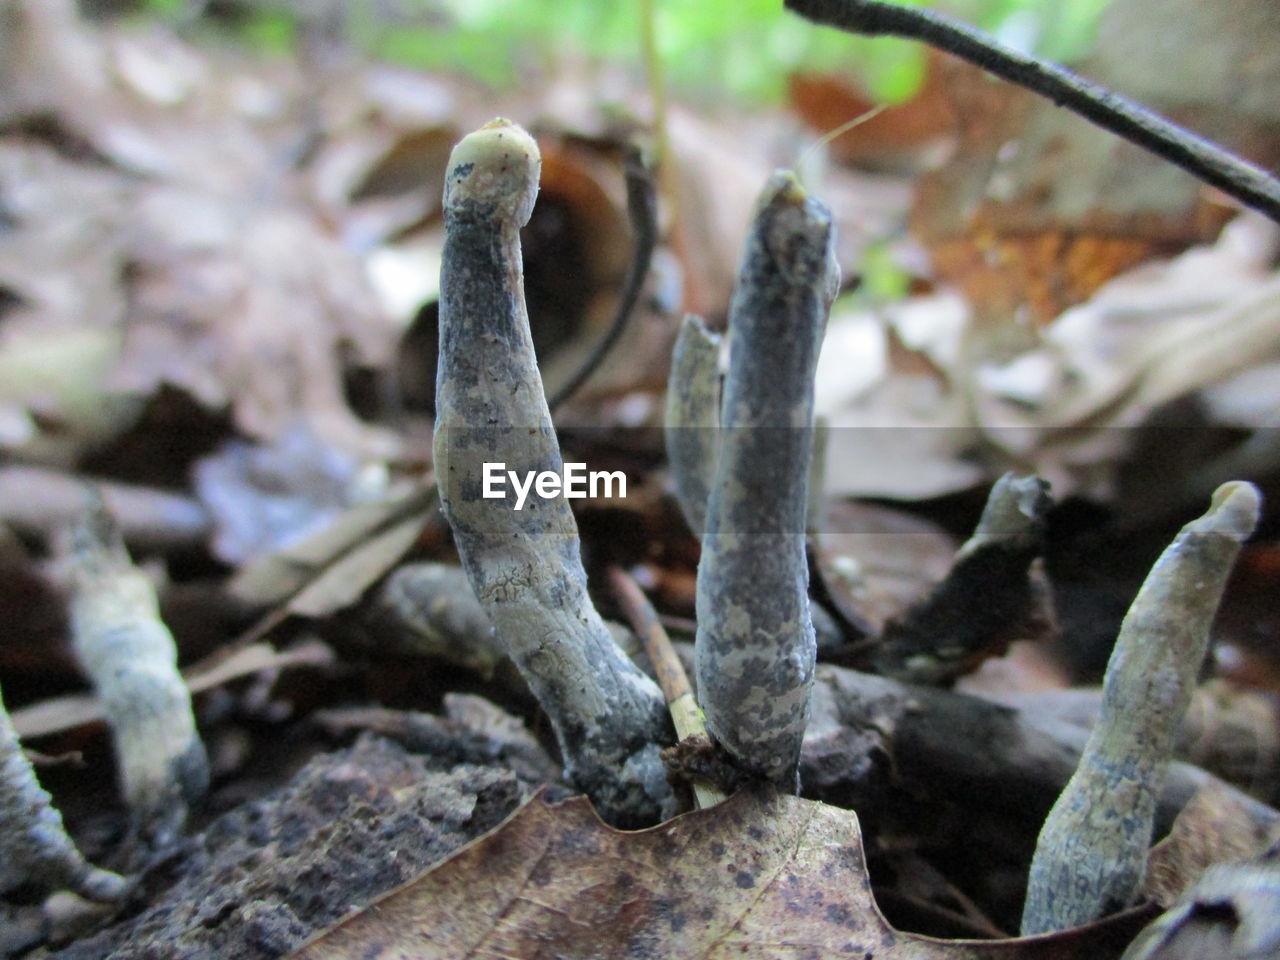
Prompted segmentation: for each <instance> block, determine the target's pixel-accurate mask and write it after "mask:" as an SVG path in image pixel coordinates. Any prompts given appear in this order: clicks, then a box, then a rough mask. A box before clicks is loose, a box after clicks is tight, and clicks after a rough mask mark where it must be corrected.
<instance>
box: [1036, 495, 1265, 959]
mask: <svg viewBox="0 0 1280 960" xmlns="http://www.w3.org/2000/svg"><path fill="white" fill-rule="evenodd" d="M1258 511H1259V495H1258V491H1257V489H1256V488H1254V487H1253V486H1252V485H1250V484H1247V483H1228V484H1224V485H1223V486H1221V487H1219V488H1218V490H1217V492H1216V493H1214V495H1213V500H1212V503H1211V505H1210V507H1209V510H1208V512H1207V513H1206V514H1205V515H1204V516H1203V517H1201V518H1200V519H1198V520H1194V521H1192V522H1191V523H1189V524H1187V525H1186V526H1185V527H1183V528H1182V531H1181V532H1180V533H1179V534H1178V536H1177V538H1176V539H1175V540H1174V541H1173V543H1172V544H1170V545H1169V547H1168V548H1167V549H1166V550H1165V552H1164V554H1163V555H1161V557H1160V559H1159V560H1158V561H1156V564H1155V566H1154V567H1153V568H1152V569H1151V573H1150V574H1149V575H1148V577H1147V580H1146V582H1145V583H1143V585H1142V589H1141V590H1139V591H1138V595H1137V597H1136V598H1134V601H1133V604H1132V605H1131V606H1130V608H1129V612H1128V614H1127V615H1126V616H1125V619H1124V623H1123V624H1122V625H1121V628H1120V636H1119V637H1118V638H1117V640H1116V646H1115V650H1114V651H1113V652H1112V654H1111V660H1110V662H1109V663H1108V665H1107V675H1106V680H1105V681H1104V684H1103V697H1102V713H1101V716H1100V717H1099V718H1098V723H1097V725H1096V726H1095V727H1094V728H1093V732H1092V733H1091V734H1090V735H1089V742H1088V745H1087V746H1086V748H1085V752H1084V756H1083V757H1082V758H1081V761H1080V766H1079V768H1078V769H1077V770H1076V772H1075V773H1074V774H1073V775H1072V777H1071V780H1070V781H1069V782H1068V784H1067V786H1066V788H1065V789H1064V790H1063V791H1062V795H1061V796H1060V797H1059V798H1058V800H1057V802H1056V803H1055V804H1054V806H1053V809H1052V811H1051V812H1050V814H1049V817H1048V818H1047V819H1046V821H1045V825H1044V828H1043V829H1042V830H1041V832H1040V839H1039V841H1038V843H1037V844H1036V853H1035V857H1034V858H1033V859H1032V862H1031V875H1030V878H1029V880H1028V884H1027V901H1026V907H1025V909H1024V911H1023V917H1022V932H1023V933H1024V934H1035V933H1047V932H1051V931H1053V930H1066V929H1068V928H1070V927H1075V926H1079V925H1080V924H1083V923H1088V922H1089V921H1091V920H1095V919H1097V918H1099V917H1102V916H1105V915H1107V914H1108V913H1111V912H1113V911H1115V910H1118V909H1121V908H1123V907H1125V906H1127V905H1128V904H1129V903H1130V902H1131V901H1132V900H1133V898H1134V897H1135V896H1136V895H1137V894H1138V892H1139V890H1140V889H1141V885H1142V879H1143V875H1144V872H1145V870H1146V862H1147V848H1148V847H1149V846H1150V845H1151V834H1152V823H1153V819H1154V816H1155V805H1156V798H1157V796H1158V794H1159V791H1160V783H1161V780H1162V778H1163V774H1164V767H1165V765H1166V764H1167V763H1168V760H1169V757H1170V755H1171V754H1172V750H1173V741H1174V736H1175V734H1176V732H1177V728H1178V726H1179V724H1181V722H1182V717H1183V715H1184V714H1185V713H1186V709H1187V705H1188V703H1189V702H1190V700H1191V691H1192V690H1193V689H1194V687H1195V680H1196V674H1197V673H1198V671H1199V670H1200V667H1201V665H1202V664H1203V662H1204V656H1205V652H1206V651H1207V649H1208V644H1209V629H1210V627H1211V626H1212V623H1213V617H1214V614H1216V613H1217V610H1218V603H1219V601H1220V600H1221V597H1222V591H1223V588H1224V587H1225V586H1226V582H1227V576H1228V574H1229V573H1230V572H1231V567H1232V565H1233V564H1234V563H1235V558H1236V555H1237V554H1238V553H1239V551H1240V545H1241V543H1243V542H1244V540H1246V539H1247V538H1248V537H1249V535H1250V534H1251V533H1252V532H1253V528H1254V526H1255V525H1256V524H1257V521H1258Z"/></svg>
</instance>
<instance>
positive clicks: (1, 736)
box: [0, 699, 125, 901]
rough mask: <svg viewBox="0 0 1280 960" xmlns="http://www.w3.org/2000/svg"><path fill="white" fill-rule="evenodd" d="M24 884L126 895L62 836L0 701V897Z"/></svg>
mask: <svg viewBox="0 0 1280 960" xmlns="http://www.w3.org/2000/svg"><path fill="white" fill-rule="evenodd" d="M24 883H34V884H36V885H37V886H39V887H40V888H41V889H42V890H64V889H65V890H74V891H75V892H76V893H78V894H80V895H81V896H82V897H86V898H88V899H90V900H101V901H112V900H118V899H120V897H121V896H122V895H123V894H124V892H125V881H124V878H123V877H120V876H118V875H117V874H114V873H111V872H109V871H107V870H99V869H98V868H96V867H94V866H93V865H91V864H89V863H88V862H86V860H85V859H84V857H83V856H81V854H80V851H79V850H77V849H76V845H75V844H74V843H73V842H72V841H71V838H70V837H69V836H67V831H66V828H65V827H64V826H63V824H62V815H61V814H60V813H58V811H57V809H56V808H55V807H54V806H53V802H52V800H51V798H50V797H49V794H48V793H46V792H45V791H44V789H43V788H42V787H41V786H40V784H39V783H38V782H37V781H36V775H35V771H34V770H33V769H32V767H31V762H30V761H29V760H28V759H27V758H26V756H25V755H24V754H23V752H22V747H21V746H20V745H19V743H18V734H17V731H15V730H14V728H13V722H12V721H11V720H10V719H9V714H8V711H6V710H5V707H4V700H3V699H0V893H3V892H4V891H6V890H8V889H9V888H10V887H11V886H17V885H19V884H24Z"/></svg>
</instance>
